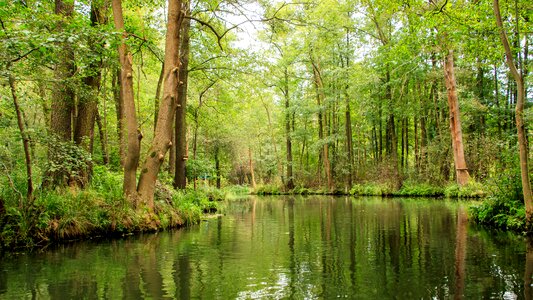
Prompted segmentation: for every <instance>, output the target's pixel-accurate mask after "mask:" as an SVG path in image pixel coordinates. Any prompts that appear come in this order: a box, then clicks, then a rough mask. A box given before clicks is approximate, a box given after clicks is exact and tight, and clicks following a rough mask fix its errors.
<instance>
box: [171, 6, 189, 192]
mask: <svg viewBox="0 0 533 300" xmlns="http://www.w3.org/2000/svg"><path fill="white" fill-rule="evenodd" d="M183 5H184V6H185V14H189V13H190V0H185V1H183ZM190 27H191V19H189V18H186V19H184V20H183V23H182V24H181V35H182V36H181V44H180V59H181V64H180V66H179V68H180V69H179V80H180V81H179V83H178V106H177V109H176V120H175V123H176V124H175V141H176V160H175V170H174V172H175V173H174V187H175V188H178V189H184V188H185V187H186V185H187V176H186V162H187V153H186V148H187V87H188V78H189V70H188V69H189V44H190V43H189V40H190V39H189V31H190Z"/></svg>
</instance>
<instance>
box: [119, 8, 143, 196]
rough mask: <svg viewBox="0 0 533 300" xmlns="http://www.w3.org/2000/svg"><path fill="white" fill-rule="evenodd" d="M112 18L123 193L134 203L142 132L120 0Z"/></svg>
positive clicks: (131, 61) (131, 58) (130, 55)
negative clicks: (117, 65) (117, 41)
mask: <svg viewBox="0 0 533 300" xmlns="http://www.w3.org/2000/svg"><path fill="white" fill-rule="evenodd" d="M112 8H113V18H114V22H115V28H116V30H117V31H118V32H121V33H122V41H121V43H120V45H119V47H118V53H119V60H120V66H121V69H120V96H121V98H120V100H121V101H120V104H121V105H120V108H122V109H123V113H122V114H120V115H121V116H122V117H123V119H121V120H118V122H121V123H122V125H121V128H122V130H124V132H125V133H124V134H123V136H126V137H127V138H126V141H124V142H125V144H126V145H125V147H124V148H125V149H126V151H125V152H126V157H125V159H124V187H123V189H124V195H125V196H126V197H127V198H130V200H132V201H133V202H134V203H136V196H137V184H136V183H137V175H136V172H137V167H138V165H139V156H140V150H141V138H142V134H141V133H140V131H139V125H138V123H137V117H136V112H135V99H134V92H133V68H132V64H133V56H132V54H131V52H130V51H129V48H128V46H127V45H126V38H127V36H128V33H127V32H126V30H125V29H124V18H123V17H122V2H121V0H113V1H112Z"/></svg>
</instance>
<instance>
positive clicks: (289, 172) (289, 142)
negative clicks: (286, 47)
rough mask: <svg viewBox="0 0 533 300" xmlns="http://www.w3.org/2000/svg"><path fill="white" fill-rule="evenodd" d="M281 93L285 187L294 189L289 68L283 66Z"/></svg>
mask: <svg viewBox="0 0 533 300" xmlns="http://www.w3.org/2000/svg"><path fill="white" fill-rule="evenodd" d="M283 94H284V96H285V138H286V144H287V180H286V185H285V187H286V189H287V190H292V189H294V179H293V174H292V138H291V113H290V97H289V70H288V69H287V67H285V85H284V90H283Z"/></svg>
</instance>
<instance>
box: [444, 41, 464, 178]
mask: <svg viewBox="0 0 533 300" xmlns="http://www.w3.org/2000/svg"><path fill="white" fill-rule="evenodd" d="M444 75H445V76H444V79H445V82H446V90H447V94H448V108H449V111H450V132H451V136H452V147H453V158H454V162H455V172H456V176H457V183H458V184H459V185H460V186H464V185H466V184H467V183H468V180H469V179H470V175H469V174H468V168H467V167H466V161H465V154H464V148H463V133H462V131H461V120H460V116H459V100H458V99H457V88H456V83H455V71H454V66H453V51H452V50H448V54H447V55H446V58H445V60H444Z"/></svg>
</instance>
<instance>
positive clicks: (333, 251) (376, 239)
mask: <svg viewBox="0 0 533 300" xmlns="http://www.w3.org/2000/svg"><path fill="white" fill-rule="evenodd" d="M527 249H528V247H527V243H526V241H525V240H524V239H523V238H522V237H518V236H515V235H512V234H496V233H494V232H487V231H485V230H483V229H479V228H474V227H473V226H472V225H470V224H468V223H467V222H466V212H465V209H464V207H463V205H462V204H461V203H457V202H454V201H447V200H442V199H440V200H432V199H408V198H404V199H396V198H394V199H382V198H349V197H340V198H339V197H336V198H333V197H323V196H311V197H251V198H248V199H243V200H233V201H229V202H227V204H226V208H225V216H221V217H218V218H213V219H209V220H207V221H203V222H202V223H201V224H200V225H197V226H193V227H190V228H185V229H181V230H175V231H171V232H164V233H158V234H145V235H141V236H133V237H128V238H124V239H119V240H111V241H88V242H79V243H74V244H70V245H63V246H59V247H57V248H55V249H49V250H46V251H39V252H37V253H30V254H20V255H7V256H4V257H3V258H1V259H0V299H142V298H151V299H200V298H201V299H257V298H263V299H281V298H284V299H286V298H292V299H333V298H349V299H449V298H455V299H460V298H461V296H462V298H464V299H480V298H495V299H524V298H526V299H530V297H531V272H533V271H532V270H533V268H532V266H533V254H532V253H533V251H530V254H529V255H527ZM528 265H529V266H530V267H529V268H527V267H526V266H528ZM525 280H527V281H528V282H527V283H526V282H525Z"/></svg>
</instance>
